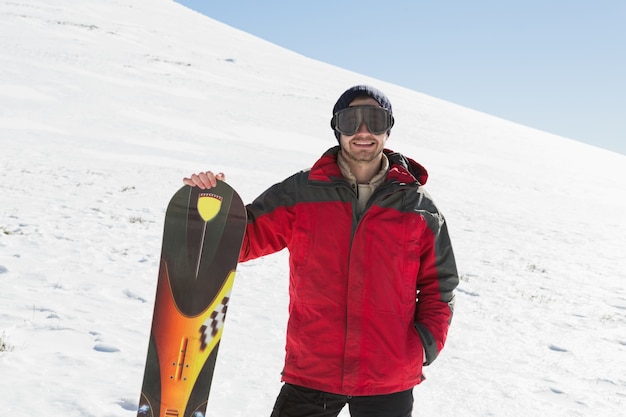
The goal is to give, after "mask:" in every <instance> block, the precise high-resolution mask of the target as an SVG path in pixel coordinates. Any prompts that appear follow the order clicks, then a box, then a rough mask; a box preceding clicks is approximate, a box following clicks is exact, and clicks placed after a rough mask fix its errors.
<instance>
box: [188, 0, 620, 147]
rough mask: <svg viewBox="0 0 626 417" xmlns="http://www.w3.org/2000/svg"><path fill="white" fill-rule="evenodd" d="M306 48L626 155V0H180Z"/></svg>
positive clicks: (275, 40) (321, 56)
mask: <svg viewBox="0 0 626 417" xmlns="http://www.w3.org/2000/svg"><path fill="white" fill-rule="evenodd" d="M177 1H178V2H179V3H181V4H183V5H185V6H187V7H189V8H191V9H194V10H196V11H198V12H201V13H204V14H206V15H207V16H210V17H211V18H213V19H215V20H218V21H220V22H223V23H226V24H228V25H230V26H233V27H236V28H238V29H241V30H243V31H245V32H248V33H250V34H253V35H255V36H258V37H260V38H263V39H266V40H268V41H270V42H272V43H275V44H277V45H280V46H283V47H285V48H288V49H290V50H292V51H295V52H298V53H300V54H302V55H305V56H308V57H311V58H314V59H317V60H319V61H323V62H327V63H329V64H333V65H336V66H339V67H342V68H346V69H349V70H352V71H356V72H359V73H362V74H366V75H369V76H372V77H375V78H378V79H381V80H384V81H387V82H391V83H394V84H398V85H401V86H404V87H408V88H410V89H412V90H415V91H419V92H422V93H425V94H428V95H431V96H434V97H437V98H441V99H443V100H447V101H450V102H453V103H457V104H460V105H462V106H465V107H469V108H472V109H476V110H479V111H483V112H485V113H489V114H492V115H495V116H498V117H502V118H504V119H507V120H511V121H514V122H518V123H521V124H524V125H527V126H531V127H535V128H537V129H540V130H544V131H548V132H551V133H556V134H559V135H562V136H565V137H568V138H572V139H576V140H579V141H582V142H587V143H591V144H594V145H596V146H600V147H604V148H607V149H611V150H614V151H617V152H621V153H623V154H626V1H624V0H510V1H508V0H476V1H467V0H429V1H425V0H387V1H381V0H376V1H375V0H332V1H331V0H309V1H275V0H264V1H254V0H219V1H215V0H177Z"/></svg>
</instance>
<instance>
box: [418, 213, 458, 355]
mask: <svg viewBox="0 0 626 417" xmlns="http://www.w3.org/2000/svg"><path fill="white" fill-rule="evenodd" d="M422 215H423V217H424V219H425V220H426V223H427V225H428V228H427V229H426V230H425V234H424V236H423V240H422V245H421V253H420V259H421V261H420V270H419V273H418V277H417V303H416V309H415V328H416V329H417V331H418V332H419V334H420V337H421V339H422V343H423V346H424V351H425V354H426V356H425V358H424V365H430V364H431V363H432V362H433V361H434V360H435V359H436V358H437V356H438V355H439V352H440V351H441V350H442V349H443V346H444V344H445V342H446V337H447V335H448V328H449V327H450V322H451V320H452V314H453V311H454V289H455V288H456V286H457V285H458V283H459V278H458V272H457V268H456V262H455V259H454V253H453V251H452V245H451V243H450V237H449V235H448V228H447V225H446V222H445V219H444V217H443V216H442V215H441V214H440V213H438V212H437V211H434V212H433V211H428V212H424V213H423V214H422Z"/></svg>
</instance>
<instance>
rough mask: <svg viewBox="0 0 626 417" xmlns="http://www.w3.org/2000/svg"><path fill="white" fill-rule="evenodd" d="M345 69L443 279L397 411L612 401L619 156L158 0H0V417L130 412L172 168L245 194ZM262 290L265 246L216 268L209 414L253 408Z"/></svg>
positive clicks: (618, 335) (313, 139)
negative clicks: (254, 256)
mask: <svg viewBox="0 0 626 417" xmlns="http://www.w3.org/2000/svg"><path fill="white" fill-rule="evenodd" d="M366 59H371V57H367V58H366ZM382 64H383V65H384V63H382ZM359 83H369V84H372V85H375V86H377V87H378V88H380V89H382V90H383V91H385V92H386V93H387V94H388V96H389V97H390V98H391V101H392V103H393V105H394V114H395V115H396V120H397V124H396V126H395V127H394V129H393V132H392V136H391V138H390V141H389V147H391V148H393V149H394V150H397V151H401V152H403V153H406V154H407V155H410V156H411V157H413V158H415V159H417V160H418V161H420V162H421V163H422V164H424V165H425V166H426V167H427V168H428V169H429V171H430V175H431V177H430V179H429V183H428V190H429V192H430V193H431V194H432V195H433V196H434V198H435V199H436V201H437V203H438V205H439V206H440V208H441V209H442V210H443V211H444V213H445V214H446V217H447V219H448V222H449V223H450V232H451V235H452V238H453V243H454V246H455V251H456V255H457V258H458V263H459V268H460V272H461V285H460V287H459V291H458V301H457V308H456V315H455V318H454V322H453V326H452V328H451V332H450V335H449V342H448V345H447V346H446V349H445V350H444V352H443V353H442V355H441V356H440V358H439V359H438V360H437V361H436V362H435V363H434V364H433V365H432V366H431V367H430V368H429V369H428V370H427V377H428V379H427V381H426V382H424V383H423V384H422V385H420V386H419V387H417V388H416V389H415V396H416V412H415V414H416V415H438V416H441V417H444V416H458V415H464V416H507V417H508V416H520V417H522V416H523V417H528V416H594V417H595V416H617V415H623V414H620V413H623V409H624V404H625V403H626V377H625V376H624V375H625V370H626V331H625V330H624V329H625V328H626V257H625V255H624V253H626V252H625V249H626V240H625V237H626V221H625V220H624V216H623V213H624V212H625V211H626V198H625V197H624V195H623V192H624V190H625V189H626V157H624V156H623V155H619V154H616V153H612V152H609V151H605V150H601V149H597V148H593V147H590V146H587V145H583V144H580V143H578V142H574V141H572V140H569V139H565V138H561V137H557V136H554V135H549V134H546V133H543V132H540V131H537V130H533V129H530V128H527V127H524V126H520V125H516V124H513V123H510V122H508V121H504V120H501V119H497V118H494V117H491V116H489V115H486V114H482V113H478V112H475V111H472V110H469V109H465V108H462V107H459V106H456V105H453V104H450V103H447V102H444V101H441V100H438V99H435V98H433V97H429V96H426V95H423V94H420V93H417V92H414V91H410V90H407V89H404V88H401V87H398V86H395V85H391V84H388V83H385V82H383V81H379V80H373V79H369V78H367V77H364V76H361V75H359V74H355V73H352V72H348V71H344V70H342V69H339V68H336V67H332V66H329V65H326V64H324V63H320V62H316V61H313V60H311V59H308V58H306V57H303V56H300V55H297V54H294V53H292V52H290V51H287V50H285V49H282V48H279V47H277V46H274V45H271V44H269V43H267V42H264V41H262V40H259V39H257V38H255V37H253V36H250V35H248V34H245V33H242V32H240V31H237V30H234V29H232V28H229V27H228V26H225V25H223V24H220V23H218V22H215V21H213V20H211V19H208V18H206V17H204V16H201V15H199V14H196V13H194V12H192V11H190V10H188V9H185V8H184V7H182V6H180V5H178V4H176V3H174V2H172V1H170V0H112V1H106V2H103V1H96V0H82V1H80V2H75V1H70V0H56V1H54V2H49V1H44V0H20V1H15V0H14V1H8V0H6V1H1V0H0V164H1V165H0V168H1V169H0V346H3V345H5V349H7V348H8V349H7V350H8V351H5V352H2V353H0V392H1V393H2V394H1V395H0V415H1V416H5V415H6V416H9V415H24V416H35V415H46V416H50V417H55V416H59V417H60V416H64V417H68V416H83V417H84V416H98V417H102V416H105V417H109V416H120V417H121V416H129V417H130V416H134V415H135V409H136V403H137V400H138V397H139V390H140V387H141V380H142V376H143V375H142V373H143V366H144V361H145V354H146V350H147V341H148V332H149V326H150V320H151V315H152V302H153V300H154V291H155V287H156V273H157V267H158V265H157V263H158V255H159V252H160V243H161V231H162V226H163V213H164V209H165V206H166V204H167V201H168V200H169V197H170V196H171V194H173V192H174V191H175V190H176V189H178V187H179V186H181V184H182V183H181V179H182V177H183V176H185V175H187V174H189V173H191V172H196V171H198V170H201V169H209V168H210V169H216V170H222V171H224V172H226V173H227V175H228V181H229V183H230V184H231V185H233V186H234V187H236V188H237V189H238V190H239V191H240V193H241V194H242V196H243V197H244V199H245V200H246V201H249V200H251V199H252V198H254V197H255V196H256V195H257V194H259V193H260V192H261V191H263V190H264V189H265V188H266V187H268V186H269V185H271V184H273V183H274V182H277V181H279V180H282V179H283V178H284V177H285V176H287V175H290V174H291V173H293V172H294V171H296V170H299V169H301V168H306V167H308V166H309V165H310V164H311V163H312V162H313V161H314V160H315V159H316V158H317V157H318V156H319V155H320V154H321V153H322V152H323V151H324V150H326V148H328V147H330V146H332V145H333V144H334V143H335V139H334V137H333V135H332V132H331V130H330V128H329V125H328V121H329V118H330V112H331V108H332V105H333V104H334V101H335V100H336V99H337V97H338V96H339V94H341V92H343V91H344V90H345V89H346V88H348V87H350V86H351V85H354V84H359ZM286 305H287V263H286V254H285V253H280V254H277V255H273V256H270V257H267V258H265V259H261V260H258V261H255V262H252V263H248V264H243V265H241V266H240V268H239V273H238V276H237V281H236V283H235V290H234V294H233V300H232V304H231V307H230V309H229V317H228V320H227V324H226V330H225V334H224V340H223V344H222V347H221V350H220V360H219V363H218V368H217V371H216V375H215V380H214V392H213V393H212V394H211V401H210V407H211V409H212V410H214V411H213V412H212V414H211V415H216V416H262V415H269V413H270V410H271V407H272V404H273V402H274V400H275V396H276V394H277V393H278V389H279V387H280V376H279V372H280V370H281V367H282V360H283V338H284V328H285V321H286ZM342 415H343V414H342ZM345 415H347V414H345Z"/></svg>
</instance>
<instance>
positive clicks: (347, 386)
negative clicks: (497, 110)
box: [240, 147, 458, 395]
mask: <svg viewBox="0 0 626 417" xmlns="http://www.w3.org/2000/svg"><path fill="white" fill-rule="evenodd" d="M338 150H339V147H335V148H332V149H330V150H329V151H327V152H326V153H325V154H324V155H323V156H322V157H321V158H320V160H318V161H317V163H316V164H315V165H314V166H313V168H311V169H310V170H309V171H302V172H299V173H297V174H295V175H293V176H292V177H290V178H287V179H286V180H285V181H283V182H282V183H279V184H276V185H274V186H273V187H271V188H270V189H268V190H267V191H266V192H265V193H263V194H262V195H261V196H259V197H258V198H257V199H256V200H255V201H254V202H253V203H252V204H249V205H248V206H247V210H248V226H247V230H246V235H245V240H244V245H243V249H242V252H241V255H240V261H246V260H250V259H254V258H257V257H260V256H263V255H267V254H270V253H274V252H277V251H279V250H281V249H283V248H288V249H289V252H290V258H289V266H290V277H289V295H290V301H289V313H290V314H289V322H288V325H287V343H286V358H285V368H284V371H283V381H285V382H288V383H291V384H296V385H301V386H305V387H309V388H313V389H318V390H322V391H326V392H332V393H336V394H343V395H382V394H389V393H394V392H399V391H404V390H407V389H410V388H412V387H413V386H415V385H417V384H419V383H420V382H421V381H422V379H423V377H422V364H423V363H424V362H426V363H427V364H428V363H430V362H432V361H433V360H434V359H435V357H436V356H437V354H438V353H439V351H440V350H441V349H442V348H443V345H444V343H445V340H446V335H447V332H448V327H449V324H450V320H451V318H452V308H453V303H454V295H453V290H454V288H455V287H456V285H457V284H458V275H457V271H456V265H455V261H454V255H453V253H452V248H451V246H450V240H449V237H448V232H447V228H446V223H445V221H444V218H443V216H442V215H441V214H440V213H439V212H438V210H437V208H436V207H435V205H434V204H433V202H432V200H431V199H430V197H429V196H428V195H427V194H426V192H425V191H424V189H423V187H422V185H423V184H424V183H425V182H426V179H427V173H426V170H425V169H424V168H423V167H422V166H420V165H419V164H417V163H416V162H415V161H413V160H411V159H408V158H406V157H404V156H402V155H400V154H397V153H394V152H392V151H390V150H385V154H386V155H387V158H388V159H389V163H390V169H389V172H388V175H387V178H386V181H385V182H384V183H383V184H382V185H381V186H380V187H379V189H378V190H376V191H375V192H374V194H373V195H372V197H371V199H370V201H369V203H368V206H367V208H366V210H365V212H364V214H363V215H362V217H361V218H360V219H357V218H356V215H355V214H354V213H355V209H354V207H355V206H356V204H357V196H356V193H355V191H354V190H353V189H352V188H351V187H350V185H349V183H348V181H347V180H345V179H344V178H343V176H342V175H341V172H340V170H339V167H338V165H337V161H336V158H337V152H338ZM422 349H425V351H426V358H424V357H423V356H424V355H423V350H422Z"/></svg>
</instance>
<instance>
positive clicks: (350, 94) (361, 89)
mask: <svg viewBox="0 0 626 417" xmlns="http://www.w3.org/2000/svg"><path fill="white" fill-rule="evenodd" d="M358 97H371V98H373V99H374V100H376V101H377V102H378V104H380V107H382V108H383V109H385V110H387V111H388V112H389V113H390V114H391V115H393V111H392V108H391V102H390V101H389V99H388V98H387V96H386V95H385V94H384V93H383V92H382V91H380V90H378V89H376V88H374V87H370V86H369V85H355V86H354V87H351V88H349V89H347V90H346V91H345V92H344V93H343V94H342V95H341V96H340V97H339V100H337V102H336V103H335V107H333V116H334V115H335V113H337V112H338V111H340V110H343V109H345V108H346V107H348V106H349V105H350V103H352V101H353V100H354V99H355V98H358ZM333 130H334V129H333ZM390 132H391V130H390ZM339 135H340V133H339V132H338V131H337V130H335V137H336V138H337V140H339Z"/></svg>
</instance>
